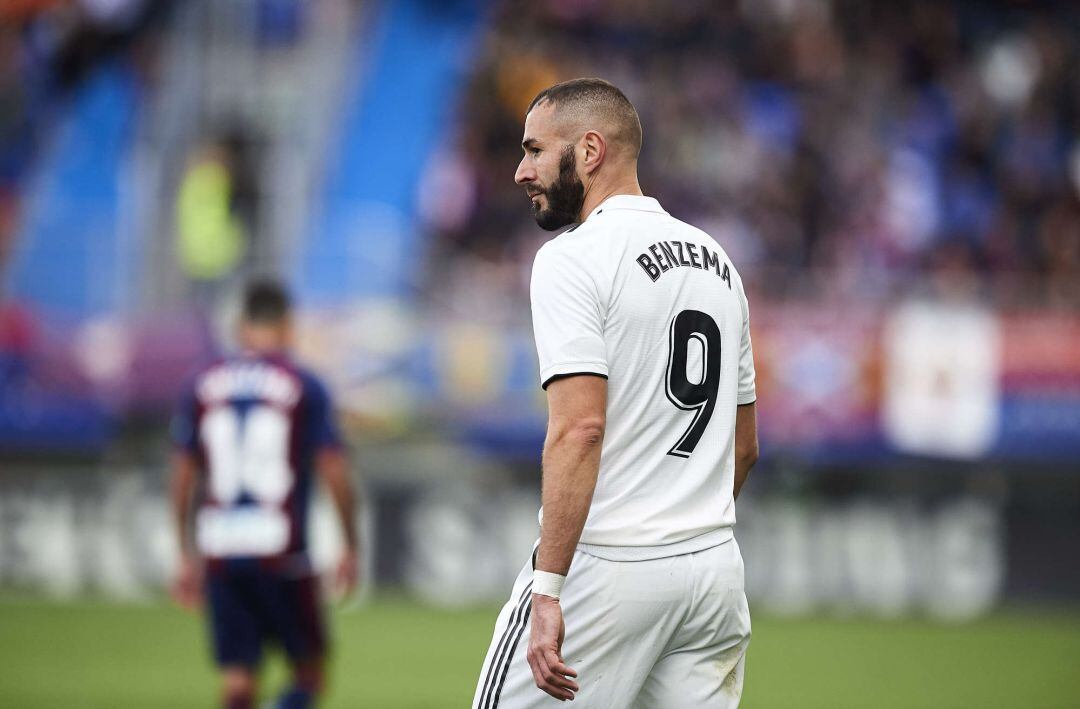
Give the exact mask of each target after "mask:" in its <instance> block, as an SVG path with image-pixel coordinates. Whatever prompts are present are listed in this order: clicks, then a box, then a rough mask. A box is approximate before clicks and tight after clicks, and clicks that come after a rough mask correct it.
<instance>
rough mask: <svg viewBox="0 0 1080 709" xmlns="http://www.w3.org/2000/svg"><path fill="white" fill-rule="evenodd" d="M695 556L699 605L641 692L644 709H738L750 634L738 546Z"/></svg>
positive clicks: (661, 658) (695, 605)
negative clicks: (649, 708) (698, 708)
mask: <svg viewBox="0 0 1080 709" xmlns="http://www.w3.org/2000/svg"><path fill="white" fill-rule="evenodd" d="M692 556H693V563H694V583H695V595H694V597H695V599H696V600H695V603H694V606H693V607H692V608H691V611H690V614H689V615H688V617H687V621H686V623H685V624H684V625H683V627H682V628H681V629H680V631H679V633H678V635H677V636H676V637H675V639H674V642H673V643H672V645H671V647H670V648H669V649H668V651H667V652H665V653H664V655H663V656H661V657H660V658H659V660H658V661H657V662H656V664H655V666H654V667H653V669H652V672H651V673H650V675H649V678H648V679H647V680H646V681H645V683H644V685H643V686H642V690H641V694H640V695H639V697H638V701H637V703H636V704H635V706H636V707H640V708H641V709H645V708H646V707H664V708H665V709H695V708H697V707H737V706H738V705H739V700H740V698H741V696H742V687H743V677H744V673H745V666H746V649H747V647H748V646H749V644H750V632H751V630H750V609H749V606H748V605H747V602H746V594H745V592H744V590H743V578H744V573H743V566H742V557H741V556H740V555H739V549H738V545H737V544H736V543H735V542H734V541H731V542H728V543H726V544H723V545H720V546H719V547H715V548H713V549H710V550H706V551H705V552H698V553H697V554H694V555H692Z"/></svg>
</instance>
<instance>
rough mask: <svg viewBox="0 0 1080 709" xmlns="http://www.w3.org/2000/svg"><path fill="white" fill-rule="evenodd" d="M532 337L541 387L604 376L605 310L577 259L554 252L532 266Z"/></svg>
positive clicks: (541, 255)
mask: <svg viewBox="0 0 1080 709" xmlns="http://www.w3.org/2000/svg"><path fill="white" fill-rule="evenodd" d="M530 299H531V301H532V319H533V335H534V337H535V338H536V351H537V355H538V356H539V359H540V386H541V387H543V388H545V389H546V388H547V385H548V384H549V383H550V382H551V380H552V379H556V378H558V377H563V376H569V375H573V374H596V375H599V376H602V377H607V375H608V361H607V348H606V347H605V345H604V315H605V313H604V310H603V306H602V304H601V302H600V296H599V293H598V292H597V288H596V283H595V281H594V279H593V278H592V276H591V275H590V274H589V272H588V271H587V270H586V269H585V267H584V266H583V264H582V263H581V262H580V260H579V259H576V258H573V256H572V255H571V254H568V253H565V252H563V251H560V250H559V249H555V248H552V246H551V245H550V244H548V245H546V246H544V247H543V248H541V249H540V251H539V253H537V254H536V260H535V261H534V262H533V272H532V284H531V287H530Z"/></svg>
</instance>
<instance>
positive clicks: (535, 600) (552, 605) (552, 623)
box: [526, 594, 579, 701]
mask: <svg viewBox="0 0 1080 709" xmlns="http://www.w3.org/2000/svg"><path fill="white" fill-rule="evenodd" d="M565 634H566V626H565V625H564V623H563V614H562V606H560V605H559V601H558V599H555V598H552V597H550V596H542V595H539V594H533V597H532V631H531V632H530V634H529V650H528V652H527V653H526V656H527V657H528V659H529V667H531V668H532V673H533V678H534V679H535V680H536V686H537V687H539V688H540V689H542V690H544V691H545V692H547V693H548V694H550V695H551V696H553V697H555V698H556V699H558V700H559V701H566V700H567V699H569V700H570V701H573V700H574V692H576V691H578V689H579V687H578V685H577V683H576V682H574V680H572V679H570V678H571V677H577V672H575V671H574V670H573V669H571V668H570V667H568V666H567V665H566V664H565V663H563V659H562V643H563V637H564V635H565Z"/></svg>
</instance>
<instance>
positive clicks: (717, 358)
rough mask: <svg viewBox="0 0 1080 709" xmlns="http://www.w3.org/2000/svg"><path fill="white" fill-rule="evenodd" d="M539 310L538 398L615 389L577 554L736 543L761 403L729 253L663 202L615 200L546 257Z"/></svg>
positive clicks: (544, 252) (544, 251)
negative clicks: (581, 383)
mask: <svg viewBox="0 0 1080 709" xmlns="http://www.w3.org/2000/svg"><path fill="white" fill-rule="evenodd" d="M531 298H532V316H533V328H534V334H535V337H536V348H537V351H538V353H539V358H540V380H541V385H542V386H543V387H545V388H546V387H547V385H548V384H549V383H550V382H551V381H552V380H553V379H557V378H558V377H560V376H567V375H573V374H579V373H589V374H596V375H601V376H604V377H607V379H608V400H607V428H606V433H605V435H604V442H603V448H602V452H601V458H600V474H599V478H598V479H597V484H596V492H595V494H594V496H593V500H592V507H591V508H590V510H589V516H588V519H587V521H586V523H585V529H584V531H583V532H582V534H581V543H582V544H583V545H587V546H599V547H667V548H669V549H671V550H672V553H680V554H681V553H686V552H687V551H694V550H696V549H694V546H695V542H694V540H696V539H701V540H707V539H713V540H715V539H716V534H710V533H716V532H721V533H725V532H726V533H727V534H728V535H730V529H731V527H732V526H733V525H734V524H735V502H734V499H733V496H732V487H733V483H734V477H735V475H734V470H735V411H736V406H737V405H742V404H750V403H753V402H754V401H755V400H756V393H755V388H754V357H753V351H752V349H751V345H750V323H749V309H748V306H747V301H746V294H745V292H744V291H743V284H742V280H741V279H740V278H739V274H738V272H737V271H736V270H735V267H734V266H733V265H732V264H731V262H730V261H729V260H728V257H727V254H726V253H725V252H724V250H723V249H722V248H721V247H720V246H719V245H718V244H717V243H716V241H714V240H713V239H712V237H710V236H709V235H708V234H706V233H705V232H703V231H701V230H700V229H697V228H695V227H692V226H690V225H689V224H685V223H683V222H681V221H679V220H678V219H675V218H674V217H672V216H671V215H669V214H668V213H667V212H665V211H664V210H663V209H662V208H661V207H660V204H659V203H658V202H657V201H656V200H655V199H653V198H651V197H638V196H631V195H617V196H614V197H611V198H609V199H607V200H605V201H604V203H603V204H601V205H600V206H599V207H597V208H596V209H595V210H594V211H593V212H592V213H591V214H590V215H589V217H588V218H587V219H586V220H585V221H584V222H582V223H581V224H580V225H579V226H577V227H575V228H573V229H570V230H569V231H567V232H565V233H563V234H561V235H559V236H558V237H556V238H554V239H552V240H551V241H549V242H548V243H546V244H544V246H543V247H542V248H541V249H540V251H539V252H538V253H537V255H536V261H535V263H534V265H533V273H532V287H531ZM713 543H715V541H714V542H713ZM709 545H710V544H709V543H705V542H704V541H702V542H701V543H700V548H704V547H707V546H709Z"/></svg>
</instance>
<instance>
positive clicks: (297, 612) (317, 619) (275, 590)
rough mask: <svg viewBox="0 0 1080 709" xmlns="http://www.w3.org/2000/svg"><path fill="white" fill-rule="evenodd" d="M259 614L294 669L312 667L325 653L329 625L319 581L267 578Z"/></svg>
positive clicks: (315, 579) (263, 587)
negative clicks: (303, 666) (320, 593)
mask: <svg viewBox="0 0 1080 709" xmlns="http://www.w3.org/2000/svg"><path fill="white" fill-rule="evenodd" d="M260 611H261V615H262V618H261V620H262V623H263V626H264V627H265V629H266V633H267V635H270V636H272V637H273V638H274V639H276V640H277V641H278V642H279V643H281V646H282V648H283V649H284V650H285V654H286V655H287V656H288V657H289V660H290V662H291V663H293V665H300V664H307V665H311V664H312V663H314V662H317V661H319V660H321V659H322V657H323V656H324V655H325V653H326V645H327V637H326V621H325V618H324V613H323V608H322V602H321V599H320V597H319V584H318V578H317V577H316V576H314V575H307V576H302V577H299V578H295V577H290V576H283V575H279V574H269V573H268V574H267V575H266V577H265V579H264V581H263V583H262V585H261V588H260Z"/></svg>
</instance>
